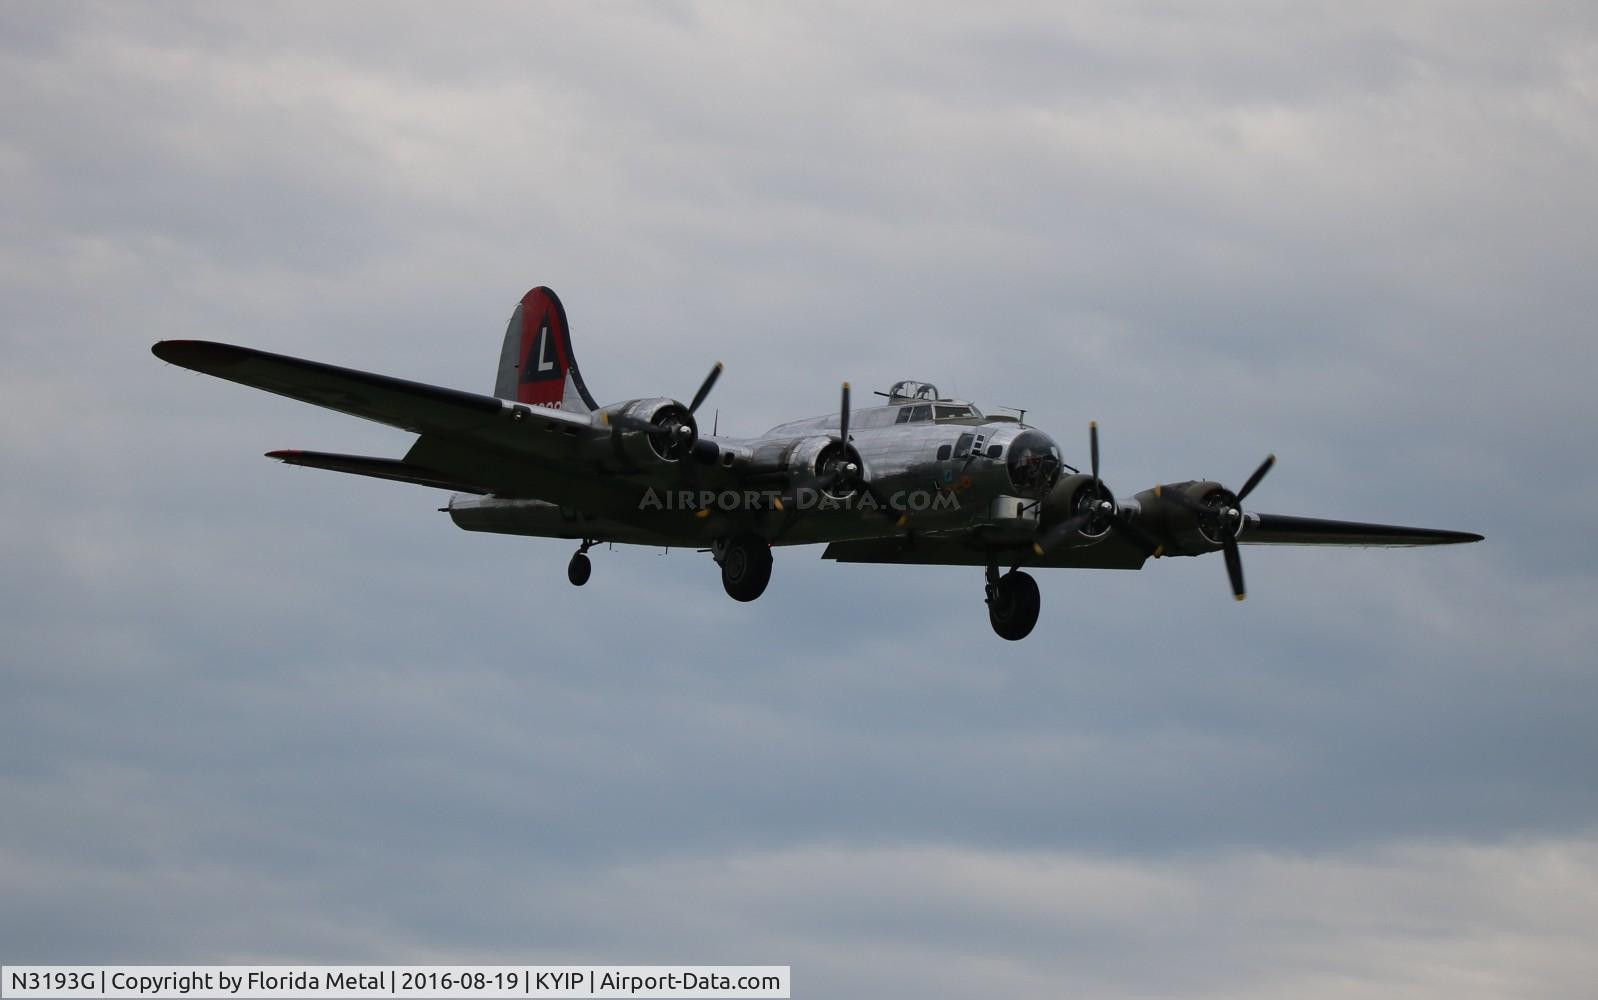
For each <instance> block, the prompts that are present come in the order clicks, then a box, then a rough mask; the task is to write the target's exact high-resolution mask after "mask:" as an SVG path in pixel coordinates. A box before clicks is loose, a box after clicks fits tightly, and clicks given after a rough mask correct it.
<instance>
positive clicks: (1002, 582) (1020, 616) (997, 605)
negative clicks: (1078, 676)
mask: <svg viewBox="0 0 1598 1000" xmlns="http://www.w3.org/2000/svg"><path fill="white" fill-rule="evenodd" d="M1042 607H1043V600H1042V598H1041V597H1039V596H1038V582H1037V581H1036V580H1034V579H1032V577H1031V576H1029V575H1028V574H1026V573H1022V572H1020V571H1019V570H1011V571H1010V572H1008V573H1006V574H1004V575H1003V576H999V575H998V573H997V572H996V571H995V572H992V573H990V574H989V582H988V623H989V624H990V625H992V626H993V631H995V632H997V633H998V634H999V638H1001V639H1009V640H1011V641H1012V642H1013V641H1015V640H1016V639H1025V638H1026V637H1027V636H1028V635H1029V634H1030V633H1031V632H1032V627H1033V626H1034V625H1036V624H1037V623H1038V611H1039V610H1040V609H1041V608H1042Z"/></svg>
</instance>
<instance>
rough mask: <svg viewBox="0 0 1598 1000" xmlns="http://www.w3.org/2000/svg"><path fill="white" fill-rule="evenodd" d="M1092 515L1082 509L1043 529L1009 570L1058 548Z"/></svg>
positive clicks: (1018, 567) (1090, 512)
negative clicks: (1029, 547) (1045, 529)
mask: <svg viewBox="0 0 1598 1000" xmlns="http://www.w3.org/2000/svg"><path fill="white" fill-rule="evenodd" d="M1092 517H1093V513H1092V511H1084V512H1083V513H1081V514H1073V515H1072V516H1070V517H1068V518H1066V519H1065V520H1063V521H1061V522H1060V523H1059V524H1056V525H1055V526H1054V527H1052V528H1050V529H1049V530H1048V531H1045V532H1044V533H1043V534H1042V535H1040V536H1038V538H1037V540H1036V541H1034V542H1033V543H1032V548H1031V550H1030V551H1028V552H1025V553H1022V555H1021V558H1019V559H1017V560H1016V561H1015V565H1014V566H1011V567H1010V569H1011V571H1012V572H1013V571H1015V570H1018V569H1020V568H1021V567H1022V566H1024V565H1026V564H1027V563H1029V562H1031V561H1032V560H1033V559H1036V558H1041V557H1043V556H1046V555H1048V554H1049V553H1050V552H1053V551H1054V550H1055V549H1057V548H1059V547H1060V545H1061V544H1062V543H1063V542H1064V541H1065V540H1066V539H1067V538H1070V537H1071V536H1072V535H1073V534H1075V533H1076V532H1077V531H1079V530H1081V528H1082V526H1083V525H1084V524H1087V523H1088V521H1089V520H1090V519H1091V518H1092Z"/></svg>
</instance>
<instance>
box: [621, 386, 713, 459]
mask: <svg viewBox="0 0 1598 1000" xmlns="http://www.w3.org/2000/svg"><path fill="white" fill-rule="evenodd" d="M604 412H605V413H606V414H608V415H622V416H626V417H631V418H632V419H633V420H634V421H643V422H645V423H649V424H653V425H654V426H656V427H659V428H661V429H662V433H659V434H651V433H646V432H645V431H642V430H636V429H633V428H630V427H620V426H616V422H615V421H614V420H613V421H612V430H611V440H610V455H611V457H612V458H613V459H616V460H618V461H619V462H620V463H621V464H622V465H624V466H627V467H630V468H648V467H650V466H659V465H669V464H672V463H675V462H679V461H681V460H683V459H685V458H687V457H688V456H689V454H691V453H692V451H693V448H694V445H695V443H696V442H698V440H699V425H698V423H696V422H695V421H694V415H693V414H692V413H690V412H688V407H686V406H684V405H683V404H682V403H679V402H677V401H676V400H675V399H668V398H666V397H664V396H661V397H656V398H654V399H635V400H632V401H630V402H627V403H623V404H621V405H620V406H615V407H607V408H606V409H605V411H604Z"/></svg>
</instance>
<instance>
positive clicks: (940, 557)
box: [821, 537, 1147, 569]
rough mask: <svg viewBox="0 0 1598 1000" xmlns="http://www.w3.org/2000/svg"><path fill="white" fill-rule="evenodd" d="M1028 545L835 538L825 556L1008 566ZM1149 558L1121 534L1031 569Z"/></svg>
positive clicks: (1114, 564)
mask: <svg viewBox="0 0 1598 1000" xmlns="http://www.w3.org/2000/svg"><path fill="white" fill-rule="evenodd" d="M1023 555H1030V553H1029V552H1027V550H1026V549H1025V548H1015V549H998V550H990V549H988V548H986V547H983V546H976V545H971V544H968V543H966V542H964V541H961V540H958V539H953V538H917V539H911V538H871V539H860V540H856V541H847V542H832V543H830V544H829V545H828V546H827V548H826V550H825V551H823V552H822V553H821V558H823V559H833V560H836V561H837V562H850V563H893V564H898V565H905V566H986V565H987V564H988V562H989V560H990V559H993V560H994V561H995V562H997V563H998V564H999V565H1000V566H1004V567H1008V566H1010V565H1011V564H1012V563H1014V562H1015V561H1016V560H1017V559H1018V558H1020V557H1021V556H1023ZM1146 559H1147V557H1146V556H1145V555H1144V554H1143V553H1142V551H1141V550H1139V549H1136V548H1133V547H1132V546H1131V545H1128V544H1127V543H1126V542H1124V541H1122V540H1121V539H1119V538H1118V537H1115V538H1106V539H1105V540H1104V541H1102V542H1099V543H1098V544H1096V545H1079V546H1066V547H1062V548H1058V549H1055V550H1054V551H1052V552H1050V553H1048V554H1047V555H1045V556H1043V557H1042V558H1036V559H1031V560H1030V561H1029V562H1028V563H1027V567H1028V568H1029V569H1033V568H1047V569H1142V568H1143V563H1144V562H1145V561H1146Z"/></svg>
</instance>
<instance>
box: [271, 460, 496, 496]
mask: <svg viewBox="0 0 1598 1000" xmlns="http://www.w3.org/2000/svg"><path fill="white" fill-rule="evenodd" d="M266 457H267V458H275V459H277V460H279V461H281V462H284V463H286V464H288V465H303V466H305V467H307V468H311V469H330V470H332V471H333V472H348V473H351V474H353V475H357V476H371V477H372V478H373V479H392V480H394V481H396V482H401V483H415V484H417V485H418V486H433V487H437V488H438V489H441V490H453V491H455V492H456V493H487V492H489V491H488V490H486V489H483V488H482V487H481V486H477V485H475V484H472V483H463V482H461V481H460V480H458V479H451V478H449V477H448V476H445V475H443V474H441V473H438V472H434V471H433V470H431V469H428V468H426V467H424V466H420V465H415V464H413V463H411V462H406V461H402V460H400V459H395V458H370V457H368V456H365V455H333V454H329V453H328V452H325V451H269V452H267V453H266Z"/></svg>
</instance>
